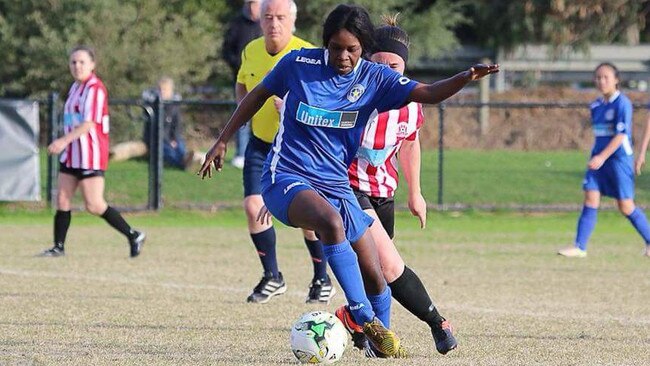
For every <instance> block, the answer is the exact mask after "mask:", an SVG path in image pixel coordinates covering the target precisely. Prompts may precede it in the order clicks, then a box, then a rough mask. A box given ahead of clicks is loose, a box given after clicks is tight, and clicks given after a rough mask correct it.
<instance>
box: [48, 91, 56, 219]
mask: <svg viewBox="0 0 650 366" xmlns="http://www.w3.org/2000/svg"><path fill="white" fill-rule="evenodd" d="M58 100H59V93H57V92H51V93H50V95H49V97H48V99H47V110H48V120H49V121H48V122H49V125H50V126H49V127H50V133H49V135H48V136H47V144H48V145H49V144H51V143H52V141H54V140H56V139H57V138H58V137H59V111H58V110H57V105H56V102H57V101H58ZM57 162H58V156H57V155H54V154H53V155H49V156H48V158H47V178H46V187H45V190H46V200H47V205H48V206H49V207H52V200H53V199H54V195H55V188H54V179H55V178H56V176H57V173H58V170H57Z"/></svg>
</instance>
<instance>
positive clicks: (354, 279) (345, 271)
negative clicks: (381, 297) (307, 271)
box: [323, 240, 375, 325]
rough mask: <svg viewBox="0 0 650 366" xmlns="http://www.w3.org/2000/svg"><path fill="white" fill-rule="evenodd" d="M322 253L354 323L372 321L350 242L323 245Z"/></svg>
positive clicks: (370, 310)
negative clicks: (340, 289)
mask: <svg viewBox="0 0 650 366" xmlns="http://www.w3.org/2000/svg"><path fill="white" fill-rule="evenodd" d="M323 253H324V254H325V258H327V263H329V265H330V268H332V272H334V276H335V277H336V279H337V280H338V281H339V285H341V288H342V289H343V292H344V293H345V298H346V299H347V300H348V305H349V307H350V313H352V317H353V318H354V321H355V322H357V323H358V324H359V325H362V324H363V323H366V322H370V321H372V319H373V318H374V317H375V313H374V311H373V310H372V305H371V304H370V301H369V300H368V298H367V297H366V291H365V290H364V287H363V279H362V278H361V270H360V269H359V262H357V254H356V253H355V252H354V250H352V246H351V245H350V242H349V241H347V240H346V241H344V242H342V243H339V244H332V245H327V244H324V245H323Z"/></svg>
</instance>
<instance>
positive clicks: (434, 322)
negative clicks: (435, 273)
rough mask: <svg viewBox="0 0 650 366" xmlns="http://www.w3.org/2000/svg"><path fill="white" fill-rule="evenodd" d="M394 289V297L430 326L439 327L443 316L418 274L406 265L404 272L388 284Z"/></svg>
mask: <svg viewBox="0 0 650 366" xmlns="http://www.w3.org/2000/svg"><path fill="white" fill-rule="evenodd" d="M388 286H390V289H391V290H392V291H393V297H394V298H395V300H397V301H398V302H399V303H400V304H402V306H404V308H405V309H406V310H408V311H410V312H411V314H413V315H415V316H417V317H418V318H419V319H420V320H422V321H423V322H425V323H427V324H428V325H429V326H430V327H432V328H433V327H439V326H440V323H442V321H443V318H442V317H441V316H440V314H438V310H437V309H436V307H435V306H434V305H433V301H431V298H430V297H429V294H428V293H427V290H426V289H425V288H424V285H423V284H422V281H420V278H419V277H418V275H416V274H415V272H413V271H412V270H411V269H410V268H408V267H406V266H404V273H402V275H401V276H399V277H398V278H397V279H396V280H395V281H393V282H391V283H389V284H388Z"/></svg>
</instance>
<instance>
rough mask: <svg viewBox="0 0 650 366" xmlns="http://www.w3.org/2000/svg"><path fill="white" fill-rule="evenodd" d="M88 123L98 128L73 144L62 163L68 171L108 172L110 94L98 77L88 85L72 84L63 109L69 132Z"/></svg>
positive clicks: (92, 77) (88, 81)
mask: <svg viewBox="0 0 650 366" xmlns="http://www.w3.org/2000/svg"><path fill="white" fill-rule="evenodd" d="M86 121H93V122H95V123H96V124H95V128H93V129H91V130H90V131H88V133H86V134H85V135H82V136H80V137H79V138H78V139H76V140H74V141H72V142H71V143H70V144H69V145H68V146H67V147H66V148H65V150H63V152H62V153H61V159H60V161H61V163H63V164H65V166H66V167H68V168H75V169H89V170H106V168H107V167H108V148H109V145H108V144H109V138H108V130H109V117H108V93H107V92H106V87H105V86H104V83H103V82H102V81H101V80H100V79H99V78H98V77H97V76H96V75H95V74H93V75H92V76H91V77H90V78H89V79H88V80H86V82H84V83H79V82H77V81H75V83H74V84H72V86H71V87H70V91H69V92H68V99H67V100H66V101H65V107H64V110H63V129H64V132H65V133H69V132H70V131H72V130H73V129H74V128H75V127H77V126H78V125H80V124H82V123H83V122H86Z"/></svg>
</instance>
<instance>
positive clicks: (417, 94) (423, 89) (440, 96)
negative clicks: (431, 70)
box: [408, 64, 499, 104]
mask: <svg viewBox="0 0 650 366" xmlns="http://www.w3.org/2000/svg"><path fill="white" fill-rule="evenodd" d="M497 72H499V65H498V64H493V65H484V64H477V65H474V66H472V67H470V68H469V69H468V70H465V71H463V72H459V73H458V74H456V75H454V76H452V77H450V78H448V79H444V80H440V81H436V82H435V83H433V84H422V83H420V84H418V85H417V86H416V87H415V88H413V90H412V91H411V94H410V95H409V98H408V101H409V102H419V103H426V104H436V103H440V102H442V101H444V100H445V99H447V98H449V97H451V96H452V95H454V94H456V93H458V92H459V91H460V90H461V89H462V88H463V87H464V86H465V85H467V83H469V82H470V81H473V80H478V79H481V78H482V77H484V76H486V75H489V74H494V73H497Z"/></svg>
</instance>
